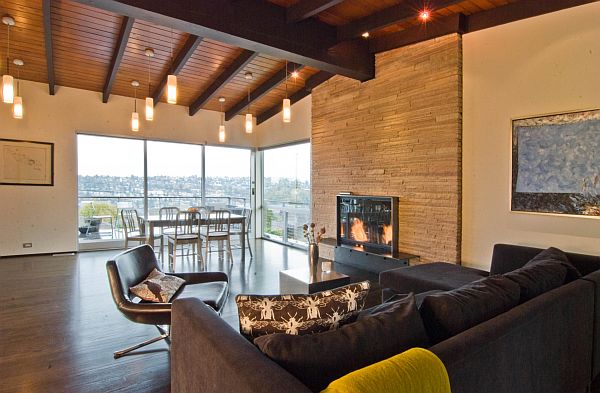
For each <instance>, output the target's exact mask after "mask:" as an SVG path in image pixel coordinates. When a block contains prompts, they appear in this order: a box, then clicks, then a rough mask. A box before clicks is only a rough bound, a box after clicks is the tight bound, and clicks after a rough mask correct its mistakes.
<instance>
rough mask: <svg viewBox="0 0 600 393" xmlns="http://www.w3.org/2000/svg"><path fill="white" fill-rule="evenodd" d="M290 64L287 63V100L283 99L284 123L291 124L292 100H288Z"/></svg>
mask: <svg viewBox="0 0 600 393" xmlns="http://www.w3.org/2000/svg"><path fill="white" fill-rule="evenodd" d="M287 82H288V63H287V60H286V62H285V98H284V99H283V122H284V123H289V122H291V121H292V107H291V103H290V99H289V98H288V88H287Z"/></svg>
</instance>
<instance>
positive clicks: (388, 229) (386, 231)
mask: <svg viewBox="0 0 600 393" xmlns="http://www.w3.org/2000/svg"><path fill="white" fill-rule="evenodd" d="M383 243H384V244H392V226H391V225H384V226H383Z"/></svg>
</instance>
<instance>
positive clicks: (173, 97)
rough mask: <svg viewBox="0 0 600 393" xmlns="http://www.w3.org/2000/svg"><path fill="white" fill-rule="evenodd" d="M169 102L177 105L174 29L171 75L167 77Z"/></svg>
mask: <svg viewBox="0 0 600 393" xmlns="http://www.w3.org/2000/svg"><path fill="white" fill-rule="evenodd" d="M167 102H168V103H169V104H177V77H176V76H175V74H174V73H173V29H171V73H170V74H169V76H167Z"/></svg>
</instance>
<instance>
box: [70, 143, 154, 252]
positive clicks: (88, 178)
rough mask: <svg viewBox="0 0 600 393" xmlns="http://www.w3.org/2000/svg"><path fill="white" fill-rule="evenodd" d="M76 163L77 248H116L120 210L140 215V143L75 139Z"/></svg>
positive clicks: (141, 180)
mask: <svg viewBox="0 0 600 393" xmlns="http://www.w3.org/2000/svg"><path fill="white" fill-rule="evenodd" d="M77 163H78V169H77V170H78V211H79V223H78V228H77V231H78V237H79V244H80V248H83V249H86V248H97V247H100V248H101V247H110V246H111V245H114V243H115V241H116V242H117V244H119V243H120V242H121V241H120V240H119V239H122V238H123V235H122V228H121V220H120V219H119V217H118V216H119V213H120V211H121V209H125V208H135V209H138V211H139V212H142V213H143V211H144V141H140V140H134V139H124V138H109V137H99V136H91V135H78V136H77ZM82 246H83V247H82Z"/></svg>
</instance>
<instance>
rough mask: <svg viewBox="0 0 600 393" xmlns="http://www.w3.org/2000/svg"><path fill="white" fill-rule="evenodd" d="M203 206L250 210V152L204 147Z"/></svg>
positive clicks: (228, 148)
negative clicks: (204, 192)
mask: <svg viewBox="0 0 600 393" xmlns="http://www.w3.org/2000/svg"><path fill="white" fill-rule="evenodd" d="M205 157H206V197H205V198H206V205H209V206H215V207H248V208H249V207H250V165H251V162H250V150H248V149H237V148H231V147H218V146H206V148H205Z"/></svg>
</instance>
